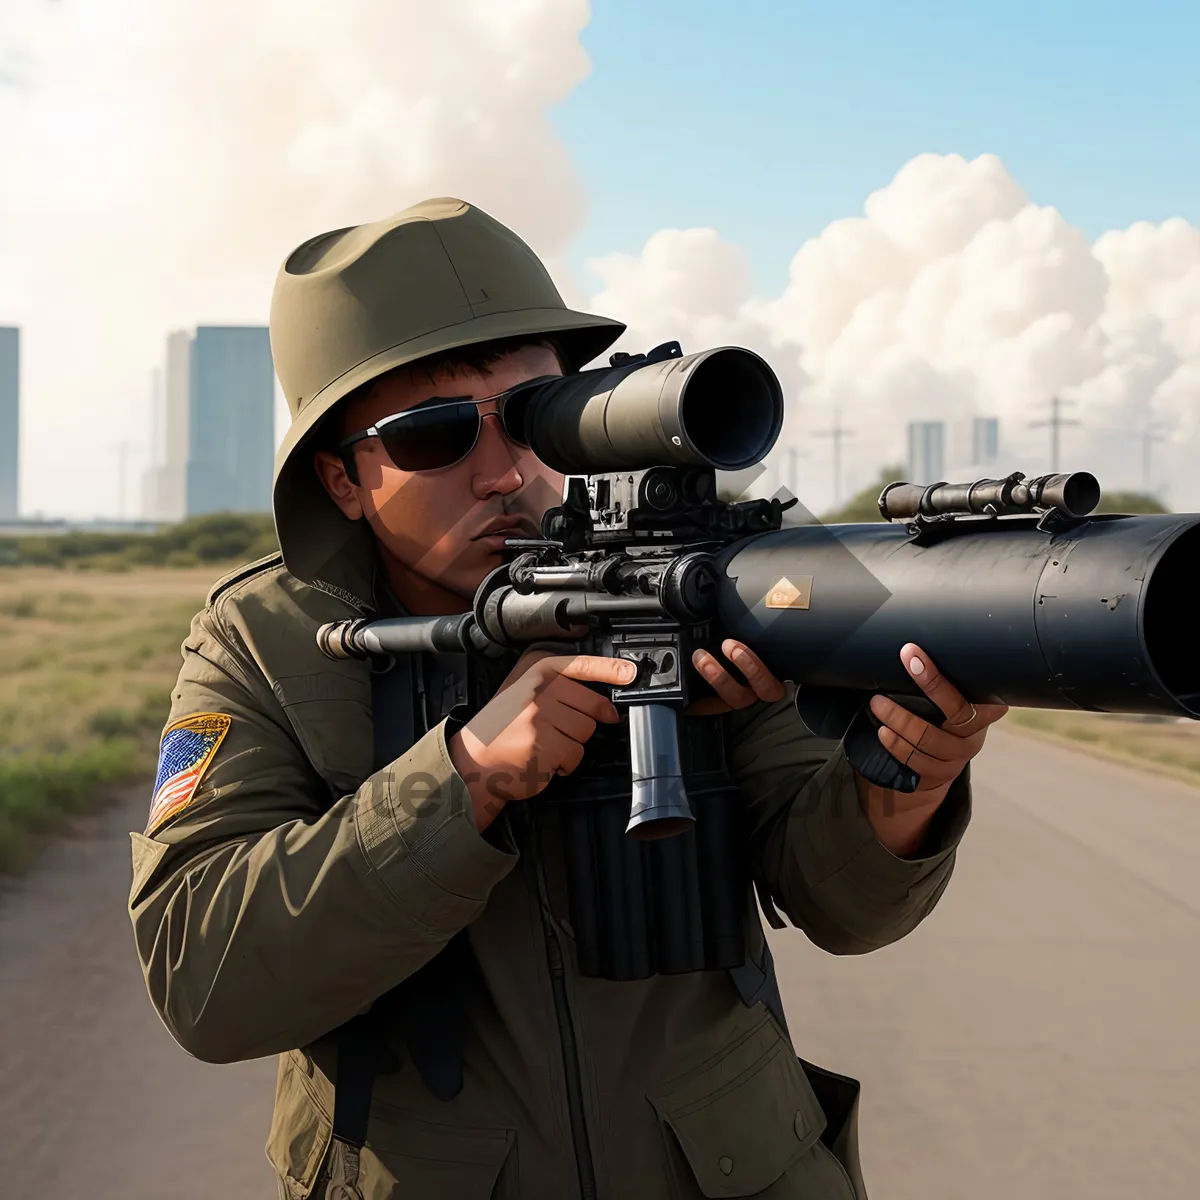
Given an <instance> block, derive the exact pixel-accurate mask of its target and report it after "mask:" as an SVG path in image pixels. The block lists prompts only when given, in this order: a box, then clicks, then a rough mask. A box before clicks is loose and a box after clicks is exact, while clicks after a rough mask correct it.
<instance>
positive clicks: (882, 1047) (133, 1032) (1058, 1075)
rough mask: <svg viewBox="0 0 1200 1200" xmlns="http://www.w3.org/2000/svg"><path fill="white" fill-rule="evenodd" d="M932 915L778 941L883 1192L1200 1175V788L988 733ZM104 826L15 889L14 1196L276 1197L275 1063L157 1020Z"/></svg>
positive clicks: (111, 824)
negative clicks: (189, 1048) (858, 952)
mask: <svg viewBox="0 0 1200 1200" xmlns="http://www.w3.org/2000/svg"><path fill="white" fill-rule="evenodd" d="M976 781H977V790H976V794H977V808H976V819H975V822H974V824H973V826H972V828H971V830H970V832H969V834H968V836H967V840H966V842H965V843H964V846H963V848H962V851H961V858H960V865H959V870H958V872H957V874H956V876H955V879H954V881H953V882H952V884H951V886H950V889H949V891H948V892H947V894H946V897H945V899H944V901H943V904H942V906H941V907H940V908H939V909H938V911H937V912H936V913H934V915H933V916H932V917H931V918H930V919H929V920H928V921H927V922H926V923H925V925H924V926H923V927H922V928H921V929H920V930H918V931H917V932H916V933H915V934H914V935H912V936H911V937H910V938H908V939H906V940H905V941H904V942H903V943H902V944H900V945H899V946H895V947H891V948H889V949H887V950H885V951H881V952H879V953H877V954H874V955H868V956H866V957H863V958H843V959H838V958H833V957H830V956H828V955H824V954H822V953H821V952H819V951H817V950H815V949H813V948H812V947H811V946H808V945H807V943H805V942H804V941H803V939H802V938H801V936H800V935H799V934H795V933H792V934H791V935H790V936H789V935H788V934H783V935H780V936H779V937H777V938H776V942H775V945H776V951H777V957H778V959H779V963H780V973H781V978H782V981H783V986H784V991H785V993H786V996H787V1002H788V1010H789V1013H790V1014H791V1021H792V1025H793V1032H794V1034H795V1036H796V1040H797V1043H798V1045H799V1046H800V1048H801V1050H802V1052H803V1053H804V1054H805V1056H806V1057H809V1058H813V1059H815V1060H816V1061H818V1062H822V1063H824V1064H826V1065H828V1066H831V1067H834V1068H836V1069H839V1070H842V1071H845V1072H847V1073H851V1074H855V1075H858V1076H859V1077H860V1078H862V1079H863V1080H864V1082H865V1085H866V1091H865V1096H864V1111H863V1143H864V1145H863V1153H864V1158H865V1160H866V1165H867V1171H868V1181H869V1183H870V1185H871V1194H872V1197H873V1200H909V1198H910V1197H911V1198H912V1200H942V1198H945V1200H963V1197H971V1198H972V1200H1000V1198H1002V1197H1003V1198H1004V1200H1010V1198H1013V1197H1018V1196H1019V1197H1021V1198H1022V1200H1041V1198H1043V1197H1044V1198H1046V1200H1049V1198H1051V1197H1053V1198H1054V1200H1060V1198H1061V1197H1064V1196H1071V1197H1074V1196H1081V1197H1082V1196H1086V1197H1088V1198H1089V1200H1116V1198H1118V1197H1120V1198H1121V1200H1126V1198H1128V1197H1138V1198H1141V1197H1149V1196H1153V1197H1155V1200H1184V1198H1185V1197H1186V1198H1189V1200H1190V1198H1191V1197H1193V1196H1195V1195H1196V1194H1197V1178H1198V1177H1200V1035H1198V1032H1197V1027H1196V997H1197V995H1198V994H1200V870H1197V864H1196V862H1195V859H1196V857H1197V854H1198V852H1200V791H1196V790H1194V789H1191V788H1188V787H1186V786H1184V785H1180V784H1175V783H1172V782H1170V781H1167V780H1162V779H1154V778H1151V777H1149V776H1142V775H1138V774H1136V773H1134V772H1131V771H1127V770H1125V769H1124V768H1120V767H1115V766H1111V765H1108V764H1101V763H1096V762H1094V761H1092V760H1089V759H1086V758H1082V757H1080V756H1078V755H1075V754H1073V753H1071V752H1068V751H1064V750H1060V749H1058V748H1057V747H1053V746H1050V745H1046V744H1044V743H1040V742H1035V741H1031V740H1028V739H1025V738H1020V737H1018V736H1015V735H1011V734H1010V735H1004V734H1002V733H1000V732H999V731H997V733H996V734H995V736H994V740H993V742H992V743H991V744H989V747H988V749H987V751H986V752H985V754H984V756H983V759H982V761H981V762H980V764H979V766H978V769H977V772H976ZM143 808H144V798H143V797H141V796H134V797H131V799H130V802H129V804H128V805H125V806H122V807H120V808H115V809H113V810H110V811H109V812H107V813H104V814H101V815H100V816H98V817H96V818H93V819H92V820H91V821H90V822H89V823H88V826H87V827H86V828H84V829H83V830H81V831H80V834H79V835H77V836H75V837H73V838H72V839H70V840H68V841H66V842H63V843H60V844H59V845H57V846H56V847H54V848H53V849H52V850H51V851H50V852H49V853H48V854H47V856H46V857H45V859H44V860H43V862H42V864H41V866H40V867H39V869H38V870H37V871H35V872H34V873H33V874H31V875H30V876H29V877H28V878H27V879H25V880H23V881H22V882H21V883H20V884H19V885H18V886H16V887H15V888H10V889H9V890H8V892H7V894H4V895H2V896H0V1195H2V1196H3V1197H4V1198H5V1200H58V1198H60V1197H61V1198H63V1200H67V1198H74V1197H82V1196H87V1197H88V1198H89V1200H150V1198H152V1197H153V1198H154V1200H160V1198H161V1197H164V1196H169V1197H172V1198H177V1200H193V1198H195V1200H201V1198H202V1197H203V1198H205V1200H210V1198H211V1197H215V1196H220V1197H228V1198H230V1200H240V1198H242V1197H245V1198H246V1200H250V1198H252V1197H263V1198H264V1200H265V1198H266V1197H268V1196H273V1195H274V1190H273V1186H272V1184H271V1177H270V1172H269V1168H268V1167H267V1166H266V1164H265V1160H264V1159H263V1156H262V1150H261V1146H262V1142H263V1140H264V1136H265V1125H266V1120H267V1114H268V1110H269V1105H270V1096H271V1090H272V1084H273V1075H274V1065H273V1063H270V1062H257V1063H249V1064H244V1065H241V1066H235V1067H209V1066H205V1065H203V1064H201V1063H197V1062H194V1061H193V1060H191V1059H189V1058H187V1057H186V1056H185V1055H184V1054H183V1053H182V1052H181V1051H179V1050H178V1049H177V1048H176V1047H175V1045H174V1044H173V1043H172V1042H171V1040H170V1038H169V1037H168V1036H167V1034H166V1032H165V1031H164V1030H163V1029H162V1028H161V1026H159V1025H158V1023H157V1020H156V1018H155V1017H154V1015H153V1013H152V1011H151V1009H150V1006H149V1003H148V1002H147V1000H146V998H145V995H144V993H143V992H142V989H141V984H140V981H139V979H138V978H137V972H136V969H135V967H134V958H133V949H132V944H131V934H130V932H129V929H128V926H127V924H126V922H125V918H124V915H123V904H124V896H125V890H126V888H127V881H128V875H127V871H128V867H127V852H126V845H127V842H126V835H125V831H126V830H127V829H128V828H130V827H132V825H134V824H137V823H138V822H139V820H140V816H141V813H142V810H143Z"/></svg>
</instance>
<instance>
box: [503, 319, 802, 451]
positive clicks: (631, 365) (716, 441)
mask: <svg viewBox="0 0 1200 1200" xmlns="http://www.w3.org/2000/svg"><path fill="white" fill-rule="evenodd" d="M613 364H614V365H612V366H608V367H600V368H597V369H595V370H591V371H581V372H579V373H578V374H576V375H566V376H563V377H562V378H558V377H554V378H550V379H541V380H532V381H531V382H530V383H529V384H526V385H522V386H520V387H517V388H514V389H513V390H512V391H510V392H509V393H508V397H507V399H506V400H505V424H506V425H507V426H508V428H509V429H510V430H511V431H512V432H513V433H514V435H515V436H517V437H520V438H521V440H522V441H524V442H525V444H526V445H528V446H530V447H532V449H533V451H534V453H535V454H536V455H537V456H538V458H540V459H541V460H542V462H544V463H546V465H547V466H549V467H552V468H553V469H554V470H556V471H561V472H562V473H563V474H564V475H596V474H600V473H601V472H605V471H640V470H644V469H646V468H648V467H660V466H704V467H713V468H716V469H718V470H722V471H740V470H742V469H744V468H745V467H749V466H752V465H753V464H755V463H757V462H759V461H760V460H761V459H762V458H764V457H765V456H766V455H767V453H768V452H769V451H770V449H771V447H772V446H774V444H775V439H776V438H778V436H779V431H780V429H781V428H782V426H783V389H782V388H781V387H780V384H779V380H778V378H777V377H776V375H775V372H774V371H772V370H771V368H770V367H769V366H768V365H767V364H766V362H764V361H763V359H761V358H759V356H758V355H757V354H754V353H753V352H752V351H750V350H743V349H741V348H740V347H737V346H721V347H718V348H717V349H715V350H704V351H702V352H700V353H699V354H688V355H685V354H683V352H682V351H681V350H680V347H679V343H678V342H667V343H665V344H664V345H662V346H659V347H657V348H656V349H654V350H652V351H651V352H650V353H649V354H648V355H639V356H636V357H630V356H628V355H620V354H616V355H613Z"/></svg>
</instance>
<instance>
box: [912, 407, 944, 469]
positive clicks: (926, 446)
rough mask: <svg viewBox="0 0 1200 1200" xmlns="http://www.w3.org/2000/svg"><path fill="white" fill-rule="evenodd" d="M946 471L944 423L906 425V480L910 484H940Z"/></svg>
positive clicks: (920, 422) (927, 422)
mask: <svg viewBox="0 0 1200 1200" xmlns="http://www.w3.org/2000/svg"><path fill="white" fill-rule="evenodd" d="M945 469H946V425H945V422H944V421H910V422H909V423H908V478H909V481H910V482H912V483H924V484H930V483H941V482H942V478H943V477H942V472H943V471H944V470H945Z"/></svg>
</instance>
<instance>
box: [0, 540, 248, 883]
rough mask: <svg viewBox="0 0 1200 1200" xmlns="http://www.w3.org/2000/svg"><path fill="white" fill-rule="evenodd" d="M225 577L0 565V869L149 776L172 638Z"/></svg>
mask: <svg viewBox="0 0 1200 1200" xmlns="http://www.w3.org/2000/svg"><path fill="white" fill-rule="evenodd" d="M227 569H228V566H227V565H218V564H213V565H211V566H206V567H195V568H190V569H186V570H177V569H169V568H144V569H140V570H139V569H135V570H127V571H121V572H115V573H100V572H95V571H86V570H64V569H55V568H52V567H51V568H47V567H11V568H0V869H4V868H8V869H12V868H14V867H17V866H20V865H21V864H22V863H23V862H24V861H25V860H26V859H27V858H28V857H29V856H30V854H31V853H32V852H33V850H34V849H35V848H36V845H37V842H38V840H39V837H41V836H44V835H45V834H46V833H48V832H49V831H50V830H51V829H52V828H53V827H54V826H55V825H57V824H59V823H60V822H61V821H62V820H63V819H64V817H66V816H67V815H69V814H70V813H71V812H74V811H77V810H80V809H82V808H85V807H87V806H89V805H91V804H94V803H95V802H96V800H97V798H98V797H100V796H102V795H103V794H104V791H105V789H106V787H108V786H110V785H112V784H113V783H115V782H118V781H123V780H128V779H132V778H137V777H141V776H148V775H150V774H151V772H152V771H153V767H154V761H155V753H156V749H157V739H158V735H159V732H160V731H161V729H162V725H163V722H164V720H165V718H166V714H167V709H168V705H169V699H168V698H169V695H170V689H171V685H172V683H173V682H174V679H175V675H176V673H177V672H178V669H179V661H180V660H179V645H180V642H182V640H183V638H184V636H185V635H186V633H187V629H188V622H189V620H190V619H191V616H192V614H193V613H194V612H196V610H197V609H198V608H199V607H200V606H201V605H202V604H203V602H204V596H205V593H206V592H207V590H208V588H209V586H210V585H211V583H212V582H213V580H214V579H216V578H219V577H220V575H222V574H223V573H224V572H225V571H226V570H227ZM147 800H148V798H147Z"/></svg>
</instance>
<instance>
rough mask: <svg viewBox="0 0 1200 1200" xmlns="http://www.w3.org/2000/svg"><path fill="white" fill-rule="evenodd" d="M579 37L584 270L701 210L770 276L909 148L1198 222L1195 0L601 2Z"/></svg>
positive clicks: (565, 109)
mask: <svg viewBox="0 0 1200 1200" xmlns="http://www.w3.org/2000/svg"><path fill="white" fill-rule="evenodd" d="M583 43H584V46H585V47H586V48H587V50H588V52H589V54H590V55H591V58H592V64H593V70H592V75H591V76H590V78H588V79H587V80H586V81H585V82H584V83H583V84H582V85H581V86H580V87H579V88H578V89H577V90H576V91H575V92H574V93H573V94H572V95H571V96H570V97H569V98H568V100H567V101H566V102H565V103H564V104H562V105H561V106H560V107H559V108H557V109H556V110H555V111H554V113H553V114H552V119H553V121H554V124H555V126H556V128H557V129H558V130H559V132H560V133H561V135H562V137H563V138H564V139H565V141H566V143H567V145H568V147H569V148H570V151H571V153H572V156H573V159H574V161H575V163H576V165H577V167H578V169H579V171H580V172H581V174H582V176H583V180H584V183H585V186H586V188H587V194H588V197H589V204H590V213H589V219H588V222H587V225H586V227H585V229H584V230H583V232H582V233H581V235H580V236H579V237H578V238H577V239H576V241H575V243H574V245H573V247H572V254H571V261H572V265H573V266H574V267H576V269H579V270H580V271H581V272H582V265H583V262H584V260H585V259H587V258H588V257H590V256H594V255H599V254H604V253H608V252H610V251H613V250H624V251H627V252H631V253H632V252H636V251H637V250H639V249H640V248H641V245H642V243H643V242H644V241H645V239H646V237H647V236H648V235H649V234H651V233H653V232H654V231H655V230H656V229H659V228H662V227H664V226H670V227H676V228H678V227H688V226H697V225H711V226H714V227H715V228H717V229H718V230H719V231H720V233H721V235H722V236H723V237H724V238H726V239H728V240H730V241H734V242H737V243H739V244H740V245H741V246H743V247H744V248H745V249H746V251H747V252H748V254H749V255H750V259H751V262H752V264H753V269H754V279H755V283H756V286H757V288H758V289H759V290H760V291H762V292H769V293H775V292H777V291H778V290H779V289H780V288H781V287H782V286H783V284H784V282H785V280H786V273H787V265H788V262H789V261H790V259H791V256H792V254H793V253H794V252H795V250H796V249H797V248H798V247H799V245H800V244H801V242H802V241H803V240H804V239H805V238H806V237H809V236H811V235H813V234H816V233H818V232H819V231H820V230H821V229H822V228H823V227H824V226H825V225H826V224H827V223H828V222H829V221H831V220H834V219H836V218H837V217H843V216H851V215H856V214H858V213H859V212H860V211H861V208H862V204H863V201H864V200H865V199H866V197H867V195H868V194H869V193H870V192H871V191H872V190H874V189H875V188H877V187H881V186H882V185H883V184H885V183H886V182H887V181H888V180H889V179H890V178H891V177H892V175H893V174H894V173H895V172H896V171H897V170H898V169H899V168H900V167H901V166H902V165H903V164H904V163H905V162H906V161H908V159H910V158H912V157H913V156H914V155H916V154H919V153H921V152H923V151H937V152H940V153H948V152H957V153H960V154H963V155H965V156H967V157H973V156H974V155H976V154H979V153H982V152H985V151H991V152H993V153H996V154H998V155H999V156H1000V157H1001V158H1002V159H1003V160H1004V162H1005V164H1006V165H1007V167H1008V169H1009V171H1010V173H1011V174H1012V175H1013V177H1014V178H1015V179H1016V180H1017V181H1018V182H1019V183H1020V184H1022V186H1023V187H1024V188H1025V190H1026V192H1027V193H1028V194H1029V195H1030V197H1031V198H1032V199H1034V200H1035V201H1037V202H1039V203H1042V204H1053V205H1054V206H1056V207H1057V208H1059V209H1060V211H1061V212H1062V213H1063V215H1064V216H1065V217H1066V218H1067V220H1069V221H1070V222H1071V223H1072V224H1074V225H1077V226H1079V227H1080V228H1082V229H1083V230H1084V231H1085V232H1086V233H1088V234H1089V235H1090V236H1092V237H1095V236H1097V235H1098V234H1100V233H1102V232H1103V231H1104V230H1106V229H1109V228H1115V227H1124V226H1127V225H1129V224H1131V223H1132V222H1133V221H1135V220H1139V219H1148V220H1152V221H1161V220H1163V219H1165V218H1167V217H1171V216H1183V217H1186V218H1188V219H1189V220H1190V221H1192V222H1193V223H1194V224H1195V223H1200V3H1196V2H1194V0H1193V3H1188V4H1185V3H1164V2H1161V0H1159V2H1153V0H1150V2H1146V3H1140V4H1134V3H1127V2H1122V3H1116V2H1113V0H1091V2H1090V3H1067V2H1066V0H1042V2H1041V3H1030V2H1028V0H1016V2H1014V0H1009V2H1008V3H1003V4H1001V3H996V2H994V0H958V2H957V3H955V2H936V0H909V2H907V3H902V2H901V3H898V2H895V0H893V2H891V3H884V2H882V0H857V2H845V0H843V2H840V3H837V4H834V3H820V4H816V3H806V2H800V3H796V2H789V0H740V2H738V3H733V2H731V0H688V2H686V3H685V2H683V0H594V3H593V14H592V21H591V23H590V25H589V26H588V28H587V29H585V31H584V33H583ZM589 282H592V281H590V280H589Z"/></svg>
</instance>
